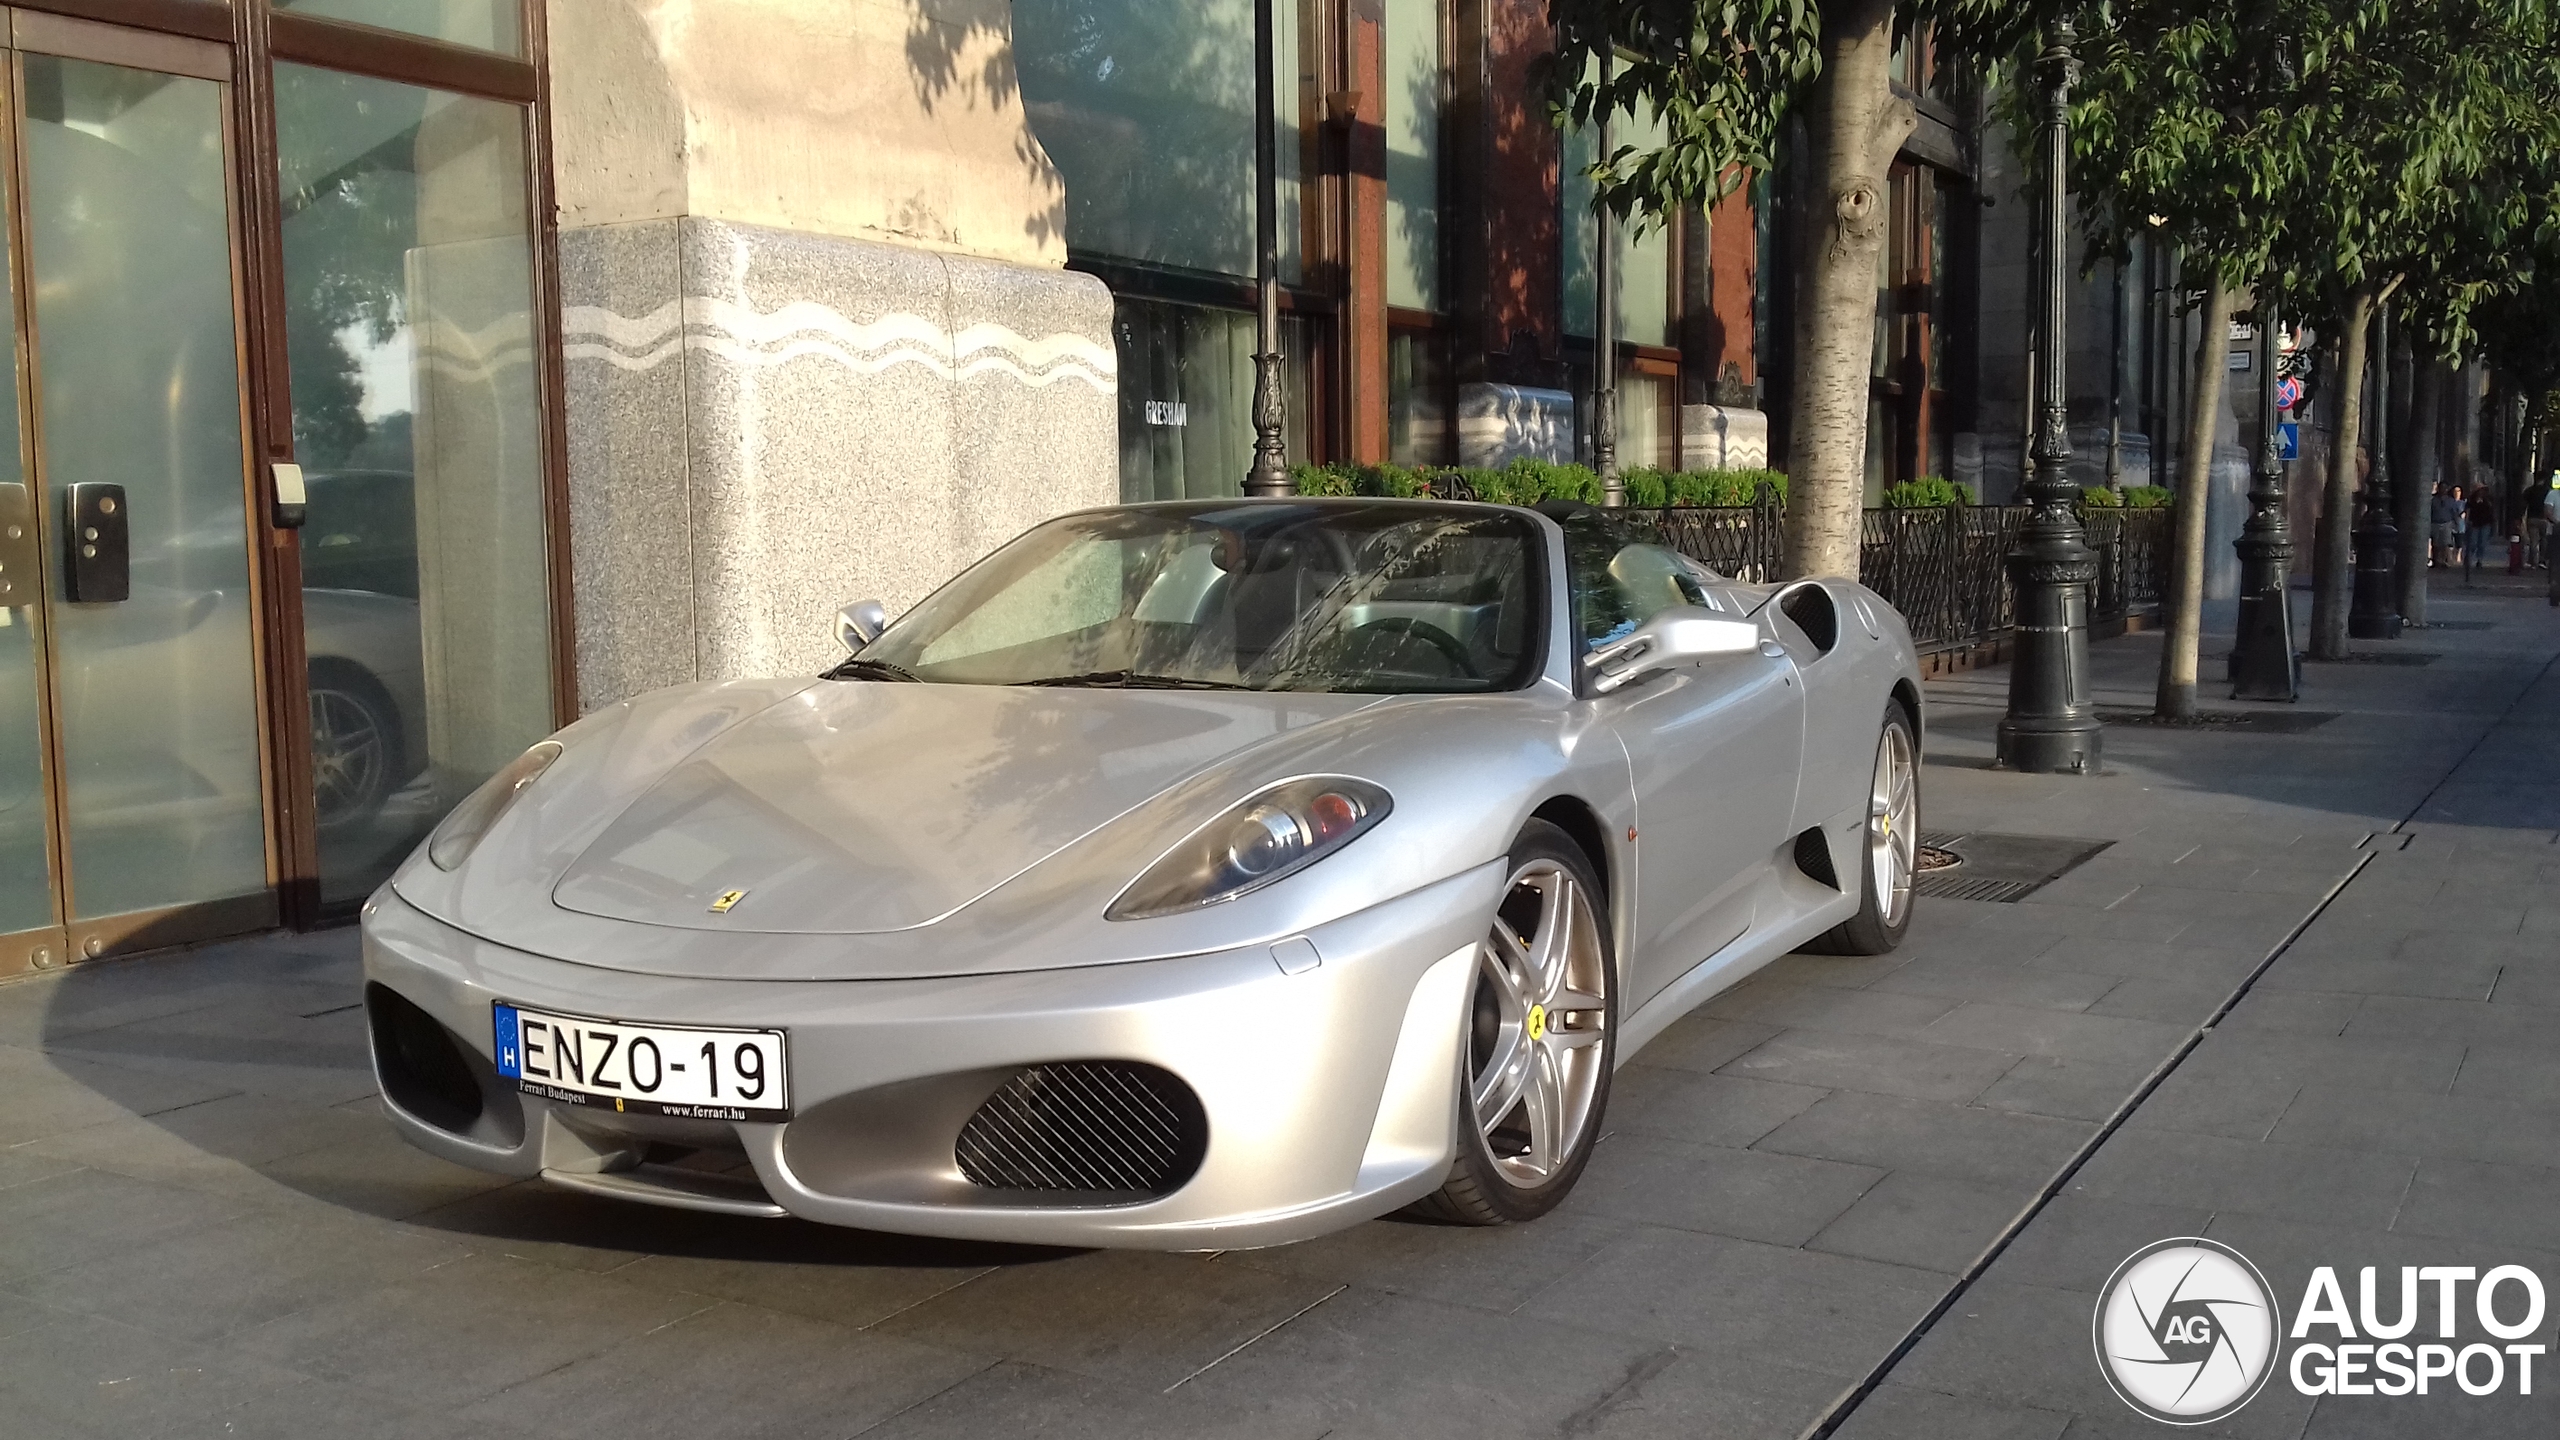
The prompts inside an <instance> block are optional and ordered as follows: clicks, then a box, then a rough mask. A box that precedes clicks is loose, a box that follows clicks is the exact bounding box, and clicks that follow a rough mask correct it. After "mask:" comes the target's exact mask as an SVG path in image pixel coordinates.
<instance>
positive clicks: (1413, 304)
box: [1386, 0, 1444, 310]
mask: <svg viewBox="0 0 2560 1440" xmlns="http://www.w3.org/2000/svg"><path fill="white" fill-rule="evenodd" d="M1443 73H1444V70H1443V62H1442V59H1441V55H1440V4H1439V0H1387V56H1386V77H1387V95H1386V113H1387V303H1388V304H1390V305H1401V306H1403V307H1405V308H1406V309H1408V310H1437V309H1439V308H1440V114H1441V76H1442V75H1443Z"/></svg>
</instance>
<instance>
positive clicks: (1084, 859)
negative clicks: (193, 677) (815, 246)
mask: <svg viewBox="0 0 2560 1440" xmlns="http://www.w3.org/2000/svg"><path fill="white" fill-rule="evenodd" d="M839 626H840V629H841V630H842V632H843V634H844V636H845V638H846V640H847V642H848V644H849V645H850V646H852V647H853V648H854V649H855V654H854V655H853V657H852V658H850V659H848V660H846V661H845V662H844V663H842V664H841V665H839V666H837V667H836V668H835V669H833V670H831V671H829V672H827V674H825V675H824V676H820V677H802V678H790V679H779V680H740V681H729V682H722V683H712V684H702V685H693V686H684V687H679V688H677V689H672V690H664V691H659V692H657V693H655V694H650V695H644V696H641V697H639V698H637V699H634V700H630V701H626V702H624V703H622V704H620V705H616V706H613V707H612V708H610V709H607V710H603V711H601V712H599V713H597V714H594V715H590V716H588V717H587V718H586V719H584V720H581V721H579V722H578V723H577V724H575V725H572V726H570V727H569V728H568V729H566V730H563V731H561V732H560V733H559V734H558V735H556V736H554V737H553V738H551V739H549V740H545V741H543V742H542V743H541V744H538V745H536V746H534V747H533V748H532V749H531V750H528V751H526V752H525V754H524V755H523V756H522V757H521V758H520V759H518V760H516V761H515V762H514V763H513V764H511V765H510V766H508V768H507V769H505V770H504V771H502V772H501V773H500V774H499V775H498V776H497V777H496V778H494V779H493V780H491V781H490V782H489V784H488V785H487V786H486V787H485V788H484V789H482V790H480V791H479V792H478V793H477V794H475V795H473V796H472V797H471V798H470V799H469V800H467V801H465V802H464V803H463V804H462V805H461V806H460V807H459V808H458V809H456V810H455V811H454V812H453V814H452V815H451V816H450V817H449V818H448V819H447V820H446V821H445V822H444V823H443V825H442V826H441V827H439V828H438V829H437V830H436V832H435V833H434V834H433V835H432V836H431V837H430V838H429V839H428V841H427V843H426V844H425V845H423V846H422V847H420V849H419V851H418V853H417V854H416V855H414V856H412V857H411V858H410V859H409V861H408V862H407V863H406V864H405V865H404V866H403V867H402V868H401V869H400V870H399V872H398V873H397V874H396V875H394V876H393V877H392V879H391V881H390V883H389V884H387V885H385V886H384V887H383V888H382V889H381V890H380V891H379V892H377V893H376V895H375V896H374V898H373V900H372V901H371V902H370V903H369V904H368V906H367V907H366V911H365V923H364V942H365V943H364V956H365V970H366V975H367V977H368V981H369V983H368V985H367V987H366V1003H367V1005H368V1007H369V1010H370V1014H371V1021H372V1032H373V1054H374V1065H375V1068H376V1071H377V1072H378V1075H379V1078H380V1080H381V1085H382V1093H383V1094H384V1096H385V1097H386V1098H387V1101H388V1106H389V1111H390V1114H391V1117H392V1120H393V1122H394V1123H395V1124H396V1125H398V1127H399V1129H400V1131H401V1133H403V1134H404V1135H406V1136H407V1137H408V1138H409V1139H410V1141H411V1142H413V1143H414V1144H416V1145H418V1146H419V1147H421V1148H423V1149H426V1150H428V1151H431V1152H433V1153H435V1154H437V1155H442V1156H445V1157H447V1158H450V1159H453V1160H457V1161H460V1162H462V1163H463V1164H466V1165H474V1166H479V1167H481V1168H483V1169H488V1170H494V1171H499V1172H502V1173H506V1174H512V1175H524V1176H534V1175H539V1176H541V1177H543V1178H544V1179H546V1180H549V1181H551V1182H553V1183H555V1184H559V1185H564V1186H569V1187H572V1188H575V1189H580V1190H586V1191H591V1192H594V1193H597V1194H603V1195H612V1196H620V1197H623V1198H626V1199H630V1200H637V1201H645V1202H650V1203H654V1204H660V1205H675V1206H685V1207H690V1208H694V1209H701V1210H713V1211H724V1212H728V1213H733V1214H740V1215H784V1214H790V1215H799V1216H805V1217H807V1218H809V1219H812V1220H821V1221H827V1222H830V1223H834V1224H841V1225H857V1226H864V1227H868V1228H872V1229H877V1230H889V1231H905V1232H913V1233H922V1234H933V1235H945V1236H959V1237H974V1238H982V1239H1001V1240H1016V1241H1031V1242H1046V1243H1053V1244H1068V1245H1121V1246H1139V1247H1154V1248H1161V1249H1185V1250H1191V1249H1214V1248H1226V1247H1235V1246H1252V1245H1270V1244H1277V1243H1282V1242H1286V1241H1291V1240H1297V1239H1302V1238H1305V1237H1307V1236H1311V1235H1315V1234H1318V1233H1321V1232H1323V1231H1326V1230H1330V1229H1334V1228H1337V1227H1340V1226H1343V1225H1347V1224H1350V1223H1352V1222H1354V1221H1357V1220H1362V1219H1365V1218H1368V1217H1371V1216H1375V1215H1379V1214H1382V1213H1384V1212H1386V1211H1390V1210H1394V1209H1397V1208H1399V1207H1403V1206H1415V1207H1418V1208H1420V1209H1422V1210H1424V1211H1427V1212H1430V1213H1433V1214H1436V1215H1438V1216H1440V1217H1442V1218H1445V1219H1449V1220H1455V1221H1461V1222H1470V1223H1477V1224H1494V1223H1500V1222H1504V1221H1512V1220H1522V1219H1527V1218H1530V1217H1532V1216H1536V1215H1538V1214H1541V1213H1543V1212H1544V1211H1546V1210H1548V1209H1550V1208H1551V1207H1553V1206H1554V1205H1555V1204H1556V1203H1557V1202H1558V1201H1559V1200H1561V1199H1562V1198H1563V1197H1564V1195H1565V1193H1566V1192H1567V1191H1568V1190H1570V1189H1571V1188H1572V1186H1573V1184H1574V1182H1575V1180H1576V1179H1577V1178H1578V1177H1579V1175H1580V1173H1581V1171H1582V1169H1583V1166H1584V1164H1585V1162H1586V1161H1587V1159H1588V1158H1589V1156H1590V1154H1591V1149H1592V1145H1593V1142H1594V1141H1595V1139H1596V1138H1597V1137H1598V1135H1599V1133H1600V1129H1601V1120H1602V1112H1603V1109H1604V1107H1605V1106H1606V1105H1607V1103H1608V1098H1609V1077H1610V1073H1611V1071H1612V1070H1613V1069H1614V1068H1615V1067H1616V1066H1618V1065H1620V1064H1622V1063H1624V1062H1625V1061H1626V1060H1627V1059H1628V1058H1629V1057H1630V1056H1632V1055H1634V1054H1635V1053H1636V1052H1637V1051H1638V1050H1639V1049H1640V1048H1642V1046H1643V1045H1644V1044H1645V1042H1646V1041H1647V1040H1649V1039H1651V1038H1653V1037H1654V1036H1656V1035H1658V1034H1660V1033H1661V1032H1662V1030H1663V1028H1664V1027H1665V1026H1667V1025H1669V1024H1670V1023H1671V1022H1672V1021H1674V1020H1676V1019H1677V1018H1679V1017H1680V1015H1682V1014H1683V1013H1684V1012H1686V1011H1688V1010H1689V1009H1690V1008H1691V1007H1693V1006H1695V1005H1697V1004H1698V1003H1699V1002H1700V1001H1702V1000H1704V999H1706V998H1707V997H1709V996H1711V995H1713V994H1714V993H1716V992H1717V991H1719V990H1722V989H1723V988H1725V987H1726V986H1729V985H1731V984H1733V983H1734V982H1735V981H1737V980H1739V979H1741V978H1742V977H1743V976H1745V975H1747V974H1749V973H1751V972H1752V971H1753V970H1754V969H1756V968H1758V967H1759V966H1761V965H1764V964H1766V963H1767V962H1768V961H1769V960H1771V959H1772V958H1774V957H1776V956H1779V955H1782V954H1785V953H1787V952H1788V951H1790V950H1797V949H1804V948H1808V947H1819V948H1828V949H1831V950H1835V951H1847V952H1855V953H1875V952H1880V951H1883V950H1887V949H1890V948H1891V947H1893V946H1894V945H1895V944H1896V943H1897V942H1898V941H1899V940H1900V939H1901V937H1902V933H1903V930H1904V927H1905V926H1906V925H1907V924H1908V923H1909V920H1910V914H1911V884H1910V882H1911V876H1912V870H1913V860H1914V857H1915V846H1914V841H1915V838H1916V836H1917V833H1918V829H1919V808H1918V807H1919V799H1918V793H1917V785H1918V773H1919V772H1918V765H1917V756H1918V749H1919V735H1920V686H1919V683H1918V674H1917V670H1916V667H1915V664H1914V659H1913V655H1912V649H1911V641H1910V636H1909V634H1908V632H1907V631H1906V630H1905V629H1904V627H1903V624H1902V621H1901V618H1900V617H1899V616H1897V615H1896V614H1895V613H1894V612H1893V610H1892V609H1891V608H1890V607H1888V606H1887V605H1886V604H1885V603H1884V602H1883V601H1882V600H1880V599H1878V598H1877V597H1876V596H1875V595H1873V594H1872V593H1870V592H1868V591H1866V590H1864V589H1861V588H1859V587H1858V586H1857V585H1854V584H1851V583H1848V582H1845V581H1837V580H1816V581H1800V582H1795V583H1791V584H1786V585H1775V586H1764V585H1745V584H1737V583H1734V582H1732V581H1729V580H1726V579H1724V578H1722V577H1720V576H1718V575H1717V574H1715V573H1714V572H1712V571H1710V570H1708V569H1706V568H1704V567H1702V566H1700V565H1698V564H1697V563H1695V562H1693V561H1691V560H1689V559H1686V558H1684V557H1683V556H1681V555H1680V554H1678V553H1676V552H1674V551H1673V550H1671V549H1669V548H1667V547H1665V546H1663V545H1661V544H1659V543H1655V541H1654V540H1653V539H1652V538H1650V537H1649V535H1648V533H1647V532H1646V531H1645V530H1643V529H1642V528H1641V527H1640V526H1638V525H1635V524H1633V523H1631V522H1628V521H1625V520H1622V519H1621V518H1619V517H1617V516H1614V515H1612V514H1610V513H1607V512H1602V511H1597V510H1592V509H1589V508H1587V507H1581V506H1562V505H1555V506H1545V507H1540V508H1539V509H1536V510H1530V509H1515V508H1508V507H1502V506H1492V505H1465V504H1450V503H1439V502H1431V501H1381V500H1330V501H1318V500H1267V501H1266V500H1223V501H1188V502H1179V503H1172V504H1160V505H1136V506H1125V507H1119V508H1114V509H1104V510H1093V511H1086V512H1083V513H1080V514H1074V515H1068V516H1065V517H1063V518H1060V519H1057V520H1053V521H1050V522H1049V523H1047V524H1044V525H1041V526H1039V527H1038V528H1036V529H1034V530H1032V531H1030V532H1029V533H1027V534H1025V535H1023V536H1022V537H1021V538H1019V539H1017V540H1015V541H1013V542H1012V543H1011V544H1009V545H1006V546H1005V547H1004V548H1003V549H1001V550H998V551H997V552H995V553H994V554H993V555H991V556H989V557H987V558H986V559H985V560H983V561H981V562H979V563H978V564H977V565H975V566H973V567H972V568H970V569H969V570H968V571H967V572H965V573H963V574H962V575H961V576H960V577H959V578H957V579H955V580H953V581H952V582H951V583H950V584H948V585H946V586H944V587H943V588H942V589H941V590H940V591H938V592H936V593H935V594H934V595H932V596H931V597H930V598H928V599H927V600H925V601H924V602H923V603H922V604H921V605H918V606H917V607H916V608H915V609H914V610H913V611H912V612H910V613H908V614H907V615H905V616H903V617H902V618H900V619H899V620H898V621H897V623H895V624H894V625H888V626H886V628H885V629H883V628H882V623H881V616H880V612H879V609H878V607H877V606H855V607H850V608H848V609H847V611H846V612H845V614H844V615H843V617H841V618H840V621H839Z"/></svg>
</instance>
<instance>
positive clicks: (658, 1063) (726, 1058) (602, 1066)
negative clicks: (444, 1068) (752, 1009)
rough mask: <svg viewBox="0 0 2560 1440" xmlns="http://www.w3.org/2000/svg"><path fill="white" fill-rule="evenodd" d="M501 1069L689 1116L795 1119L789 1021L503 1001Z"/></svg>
mask: <svg viewBox="0 0 2560 1440" xmlns="http://www.w3.org/2000/svg"><path fill="white" fill-rule="evenodd" d="M496 1012H497V1039H498V1073H499V1074H501V1075H504V1076H506V1077H507V1078H508V1079H510V1080H513V1081H515V1082H516V1088H517V1089H518V1090H521V1091H523V1092H524V1093H525V1094H527V1095H539V1096H542V1097H543V1098H544V1099H546V1100H557V1101H561V1102H563V1103H566V1104H570V1105H594V1106H610V1107H612V1108H613V1109H614V1110H617V1111H620V1112H623V1113H626V1114H639V1115H674V1116H680V1117H683V1118H685V1119H688V1120H764V1121H774V1120H788V1119H790V1118H791V1104H790V1094H789V1090H788V1085H789V1080H788V1078H787V1077H788V1075H789V1073H790V1072H789V1071H788V1069H787V1068H786V1067H785V1066H784V1064H783V1049H782V1032H781V1031H779V1030H706V1029H701V1028H698V1027H695V1026H689V1025H631V1024H626V1023H624V1022H622V1021H619V1020H598V1019H595V1018H594V1017H592V1016H586V1015H555V1014H552V1013H550V1012H549V1011H545V1010H527V1009H525V1008H523V1007H521V1006H517V1005H505V1004H501V1005H499V1006H497V1007H496Z"/></svg>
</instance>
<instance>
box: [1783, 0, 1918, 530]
mask: <svg viewBox="0 0 2560 1440" xmlns="http://www.w3.org/2000/svg"><path fill="white" fill-rule="evenodd" d="M1892 58H1893V0H1848V3H1845V4H1840V5H1837V6H1825V7H1824V12H1823V17H1822V75H1821V78H1820V79H1818V80H1816V81H1815V82H1814V86H1813V92H1812V94H1811V95H1810V96H1809V97H1807V99H1808V103H1807V106H1806V109H1805V120H1806V131H1807V135H1808V138H1809V139H1810V141H1811V145H1810V147H1809V148H1810V149H1811V151H1812V155H1811V159H1812V160H1813V163H1814V172H1815V176H1816V178H1817V179H1818V181H1819V183H1818V184H1817V185H1816V186H1815V187H1814V189H1813V204H1812V205H1811V206H1810V207H1808V209H1809V211H1810V212H1811V213H1808V214H1807V215H1806V216H1805V224H1804V225H1803V226H1802V227H1801V230H1802V240H1801V245H1802V250H1801V252H1800V253H1799V255H1798V273H1799V275H1800V277H1801V278H1800V279H1799V280H1798V282H1797V283H1798V285H1799V286H1800V287H1801V288H1800V289H1799V290H1798V291H1797V305H1796V317H1797V318H1796V373H1795V393H1794V395H1793V397H1792V398H1793V402H1794V403H1793V407H1792V408H1793V420H1792V422H1791V424H1790V427H1789V428H1790V429H1791V430H1792V431H1793V436H1792V440H1791V443H1790V444H1789V446H1788V456H1787V553H1786V561H1785V568H1786V573H1787V574H1789V575H1790V576H1794V575H1848V576H1855V575H1856V574H1857V573H1858V522H1859V516H1860V512H1861V511H1862V510H1863V509H1864V508H1865V505H1866V488H1867V380H1868V375H1869V372H1870V370H1871V369H1872V368H1873V364H1874V354H1875V323H1876V269H1877V266H1876V259H1877V255H1878V253H1879V252H1881V251H1882V250H1883V248H1884V244H1885V226H1886V221H1887V219H1888V218H1889V217H1888V210H1889V207H1888V205H1887V203H1886V197H1885V175H1886V171H1887V168H1888V167H1890V166H1891V165H1892V163H1893V157H1894V154H1895V153H1896V152H1897V151H1899V150H1900V149H1901V148H1902V142H1903V139H1904V138H1905V137H1906V136H1908V135H1909V134H1910V133H1911V130H1912V127H1913V126H1914V125H1915V124H1917V123H1918V121H1917V117H1916V116H1915V115H1914V113H1913V111H1912V108H1911V104H1910V102H1909V101H1906V100H1902V99H1899V98H1897V97H1896V96H1895V95H1894V93H1893V83H1892V78H1891V76H1892V71H1891V63H1892ZM1826 203H1827V204H1828V206H1829V211H1830V213H1829V214H1828V216H1825V215H1824V214H1823V213H1822V207H1823V206H1824V205H1825V204H1826Z"/></svg>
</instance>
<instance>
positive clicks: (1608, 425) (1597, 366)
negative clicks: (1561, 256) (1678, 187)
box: [1591, 50, 1627, 510]
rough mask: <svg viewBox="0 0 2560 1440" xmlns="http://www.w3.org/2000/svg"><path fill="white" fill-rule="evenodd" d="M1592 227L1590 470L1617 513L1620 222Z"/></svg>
mask: <svg viewBox="0 0 2560 1440" xmlns="http://www.w3.org/2000/svg"><path fill="white" fill-rule="evenodd" d="M1616 58H1617V57H1616V56H1615V55H1614V54H1611V53H1610V52H1609V51H1607V50H1603V51H1602V52H1601V55H1600V85H1601V88H1602V89H1603V90H1604V91H1605V90H1606V89H1607V88H1608V85H1609V72H1610V70H1611V69H1612V68H1613V62H1614V61H1615V60H1616ZM1609 114H1610V112H1609V109H1608V108H1607V107H1603V108H1602V109H1601V111H1600V120H1599V127H1598V130H1599V133H1598V136H1597V139H1598V141H1599V155H1600V158H1601V159H1602V160H1606V159H1608V158H1609V128H1610V127H1609ZM1598 211H1599V213H1598V214H1597V215H1596V216H1594V217H1593V221H1592V231H1593V235H1592V242H1593V243H1592V248H1591V288H1592V290H1593V291H1594V292H1595V293H1596V295H1597V296H1598V298H1597V299H1595V300H1594V301H1593V302H1592V307H1591V309H1592V316H1591V332H1592V334H1591V468H1592V469H1594V470H1597V471H1599V472H1600V503H1601V504H1603V505H1606V506H1608V507H1609V508H1611V509H1613V510H1614V509H1616V508H1618V507H1620V506H1623V505H1625V504H1626V503H1627V481H1626V477H1625V476H1623V475H1621V474H1619V473H1618V305H1617V296H1616V295H1615V294H1614V293H1612V292H1613V291H1614V290H1615V289H1616V286H1617V279H1618V217H1617V215H1616V214H1615V213H1614V212H1612V211H1611V210H1610V209H1609V207H1608V206H1606V205H1602V206H1599V207H1598Z"/></svg>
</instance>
